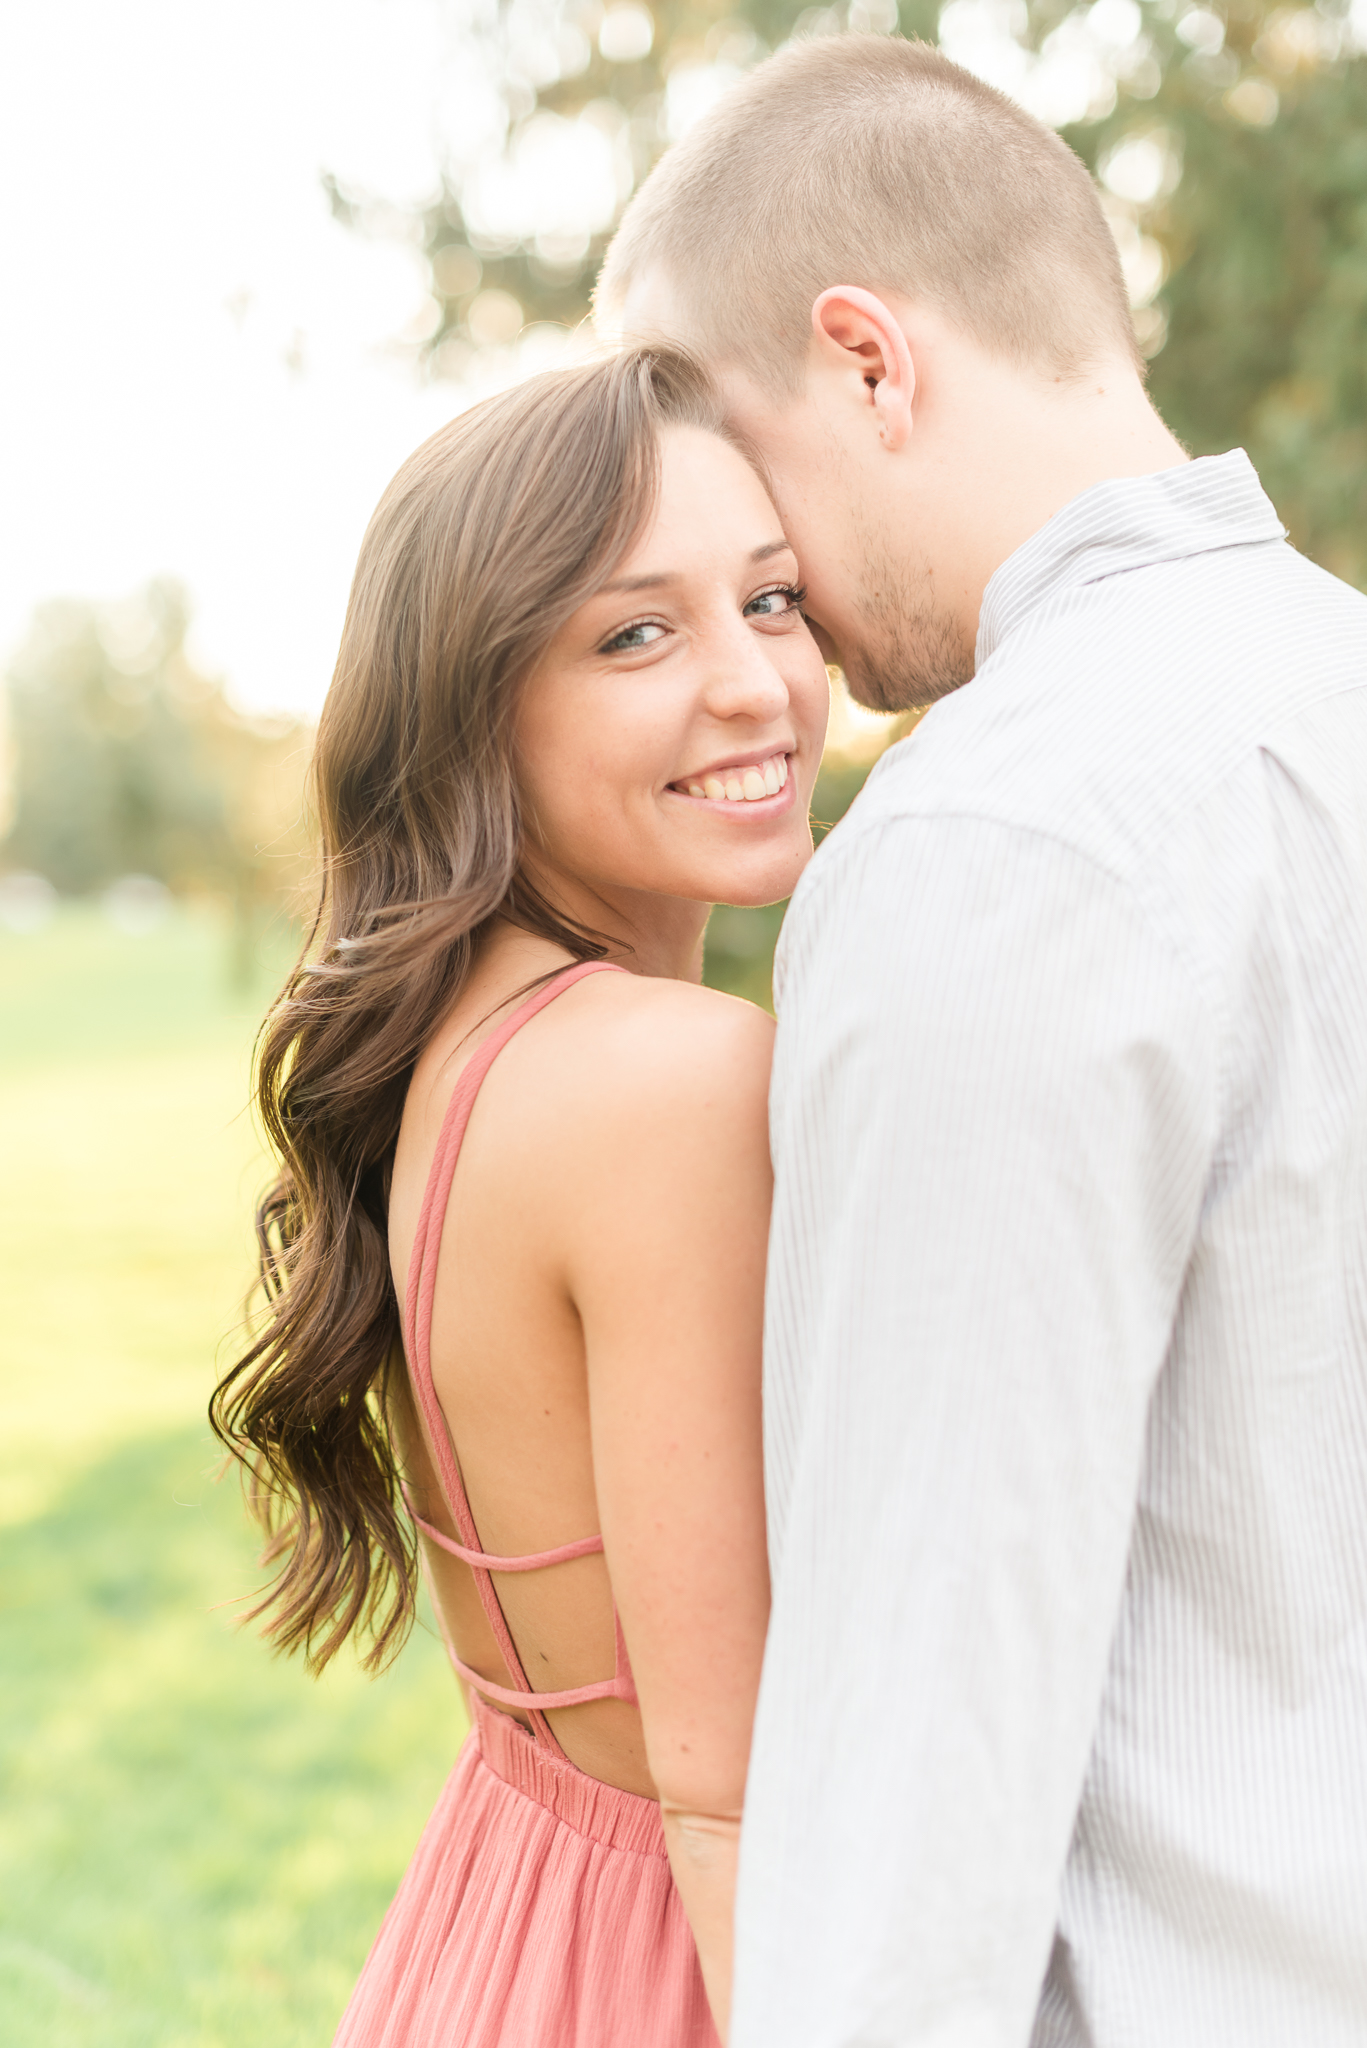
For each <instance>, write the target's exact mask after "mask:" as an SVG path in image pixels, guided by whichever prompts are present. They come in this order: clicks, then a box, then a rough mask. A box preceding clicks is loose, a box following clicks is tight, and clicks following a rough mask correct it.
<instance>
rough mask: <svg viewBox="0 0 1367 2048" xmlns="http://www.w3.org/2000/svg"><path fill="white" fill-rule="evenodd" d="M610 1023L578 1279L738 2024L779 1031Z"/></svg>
mask: <svg viewBox="0 0 1367 2048" xmlns="http://www.w3.org/2000/svg"><path fill="white" fill-rule="evenodd" d="M641 993H642V997H643V1000H644V1005H645V1006H648V1008H649V1013H650V1018H649V1021H650V1026H651V1028H650V1029H649V1030H645V1029H643V1028H641V1027H642V1024H643V1022H644V1019H643V1016H642V1014H641V1012H639V1011H638V1010H637V1006H636V1005H635V1004H632V1005H631V1006H630V1007H631V1010H632V1011H633V1012H634V1013H635V1014H634V1016H632V1017H623V1020H622V1021H623V1024H625V1025H629V1026H632V1027H633V1028H629V1029H624V1030H622V1031H621V1033H620V1035H619V1033H617V1032H613V1033H612V1034H610V1035H608V1034H605V1040H604V1045H603V1060H604V1065H603V1070H602V1075H601V1080H602V1083H603V1085H602V1086H601V1087H594V1088H592V1089H590V1090H589V1091H588V1096H589V1099H591V1100H592V1101H593V1104H594V1109H593V1115H594V1130H593V1137H592V1142H591V1143H584V1144H583V1145H582V1149H581V1151H580V1153H579V1162H578V1180H577V1185H576V1188H575V1209H574V1222H573V1227H572V1231H571V1235H570V1238H569V1243H568V1253H567V1271H566V1280H567V1284H568V1286H569V1289H570V1293H571V1297H572V1299H573V1301H574V1303H575V1305H576V1307H577V1309H578V1312H579V1315H580V1317H581V1320H582V1323H583V1329H584V1338H585V1348H586V1356H587V1361H588V1377H589V1401H590V1410H591V1418H592V1431H593V1453H594V1476H595V1483H596V1486H597V1490H598V1503H599V1511H600V1514H601V1517H602V1528H603V1536H604V1543H605V1548H606V1554H607V1561H608V1568H609V1571H610V1573H611V1576H612V1583H613V1588H614V1592H615V1594H616V1598H617V1604H618V1610H619V1612H620V1614H621V1617H622V1626H623V1630H624V1632H625V1635H626V1639H627V1645H628V1649H629V1651H630V1655H631V1661H632V1669H633V1672H634V1674H635V1678H636V1684H637V1689H638V1691H639V1694H640V1700H641V1713H642V1718H643V1722H644V1728H645V1739H646V1750H647V1755H648V1758H649V1763H650V1769H651V1774H652V1776H653V1778H654V1780H655V1784H656V1787H657V1790H658V1792H659V1795H660V1802H661V1807H662V1811H663V1815H664V1823H665V1835H666V1841H667V1843H668V1846H669V1855H670V1862H671V1864H672V1866H673V1870H674V1875H675V1879H676V1882H677V1884H678V1887H679V1892H680V1895H681V1897H682V1899H683V1903H684V1907H685V1909H686V1911H687V1913H688V1917H689V1921H690V1923H691V1925H692V1928H693V1932H694V1936H695V1938H696V1940H697V1944H698V1953H699V1957H700V1959H701V1962H702V1969H703V1977H704V1980H705V1982H706V1985H707V1991H708V1996H709V1999H710V2000H711V2004H712V2009H713V2013H714V2015H715V2017H716V2020H717V2025H718V2029H719V2031H720V2032H721V2033H722V2035H723V2037H725V2033H726V2023H727V2018H728V2013H729V2006H730V1985H731V1943H732V1911H733V1903H734V1895H735V1873H736V1850H737V1843H738V1838H739V1831H740V1815H741V1805H742V1801H743V1798H744V1792H745V1773H746V1766H747V1763H748V1759H749V1751H750V1729H751V1723H752V1721H753V1718H754V1710H755V1696H756V1692H757V1690H758V1685H759V1674H760V1663H761V1659H762V1656H763V1649H764V1631H765V1625H766V1622H767V1618H768V1602H769V1580H768V1568H767V1560H766V1552H765V1531H764V1501H763V1452H762V1442H761V1427H760V1354H761V1339H762V1331H763V1296H764V1266H765V1253H766V1244H767V1235H768V1222H769V1202H770V1168H769V1143H768V1117H767V1095H768V1078H769V1061H770V1051H771V1045H772V1029H773V1027H772V1024H771V1022H770V1020H769V1018H768V1017H766V1016H765V1015H764V1014H763V1013H762V1012H760V1011H757V1010H754V1009H752V1008H751V1007H750V1006H748V1005H746V1004H742V1003H737V1002H734V1001H733V1000H731V999H729V998H724V997H718V996H716V995H714V994H712V993H711V992H709V991H704V990H696V989H680V988H678V987H677V985H676V986H675V987H674V988H673V989H671V990H668V991H666V990H664V989H662V988H661V987H660V986H659V984H656V986H655V990H654V991H653V992H647V991H642V992H641Z"/></svg>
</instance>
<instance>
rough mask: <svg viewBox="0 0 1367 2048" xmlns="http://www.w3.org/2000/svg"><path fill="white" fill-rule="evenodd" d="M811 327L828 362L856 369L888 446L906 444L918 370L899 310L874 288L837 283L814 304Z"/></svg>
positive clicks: (894, 448)
mask: <svg viewBox="0 0 1367 2048" xmlns="http://www.w3.org/2000/svg"><path fill="white" fill-rule="evenodd" d="M812 328H813V331H814V333H815V335H816V340H817V345H818V347H819V348H820V349H821V350H822V353H823V354H824V355H825V356H826V358H827V361H828V362H831V361H834V363H835V364H841V363H843V364H844V366H845V367H847V368H848V369H850V370H851V371H857V373H858V376H859V379H860V382H861V383H862V385H863V387H864V389H865V391H866V393H867V397H866V399H865V400H864V401H863V402H864V403H865V404H867V405H868V406H869V407H870V408H871V410H872V415H873V419H874V421H875V423H876V424H877V427H878V438H879V440H880V441H881V442H882V443H883V446H884V447H885V448H887V449H889V450H891V451H893V452H895V451H896V450H897V449H899V448H904V447H905V446H906V444H907V442H908V441H909V440H910V439H911V429H912V400H913V398H914V397H915V395H916V371H915V367H914V365H913V363H912V360H911V349H910V347H909V346H908V344H907V337H906V335H905V334H904V333H903V331H902V325H901V322H900V321H899V320H898V318H897V316H896V314H895V313H893V312H892V311H891V309H890V308H889V307H888V306H886V305H885V304H884V302H883V300H882V299H880V298H879V297H878V296H877V295H876V294H875V293H874V292H866V291H865V290H864V289H863V287H862V286H860V285H857V284H837V285H832V286H831V288H830V290H829V291H824V292H822V294H821V296H820V298H819V299H818V300H817V301H816V303H815V304H814V306H813V307H812Z"/></svg>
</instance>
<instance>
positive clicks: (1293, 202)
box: [1064, 0, 1367, 589]
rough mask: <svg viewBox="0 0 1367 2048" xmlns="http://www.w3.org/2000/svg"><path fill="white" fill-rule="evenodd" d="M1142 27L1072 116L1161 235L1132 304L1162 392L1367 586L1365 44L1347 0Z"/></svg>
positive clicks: (1129, 225)
mask: <svg viewBox="0 0 1367 2048" xmlns="http://www.w3.org/2000/svg"><path fill="white" fill-rule="evenodd" d="M1122 4H1128V0H1122ZM1142 41H1143V43H1144V44H1145V45H1146V46H1147V48H1146V50H1145V54H1144V59H1143V62H1142V65H1141V66H1140V67H1136V70H1135V71H1134V72H1133V73H1132V74H1131V78H1130V80H1129V81H1126V80H1125V79H1124V78H1122V79H1121V80H1119V81H1118V92H1117V97H1116V104H1115V107H1114V109H1113V110H1112V111H1111V112H1110V113H1109V114H1108V115H1107V116H1106V117H1105V118H1104V119H1102V120H1099V121H1096V122H1093V123H1090V124H1085V125H1080V126H1077V127H1070V128H1066V129H1065V130H1064V133H1065V134H1066V136H1067V139H1068V140H1069V142H1071V143H1072V145H1073V147H1074V148H1075V149H1077V150H1078V151H1079V153H1080V154H1081V155H1082V156H1083V157H1084V158H1085V159H1086V160H1087V161H1088V162H1089V163H1090V164H1092V165H1093V166H1094V167H1095V168H1097V169H1098V170H1099V171H1100V174H1101V178H1102V183H1103V186H1107V187H1109V188H1110V189H1109V192H1108V200H1109V203H1110V204H1111V207H1112V211H1113V218H1114V219H1115V222H1116V226H1117V230H1118V233H1119V236H1120V238H1121V242H1122V248H1124V247H1125V246H1126V242H1127V238H1129V242H1130V246H1131V247H1132V246H1133V243H1134V240H1135V239H1137V237H1136V230H1138V231H1139V232H1140V234H1142V235H1143V236H1145V237H1147V238H1149V239H1150V240H1151V241H1152V242H1153V243H1155V244H1156V245H1157V249H1158V252H1159V258H1160V263H1161V271H1160V276H1161V275H1162V274H1164V273H1165V274H1166V281H1165V282H1164V283H1163V284H1162V287H1161V290H1160V291H1159V292H1158V293H1156V294H1155V296H1154V298H1153V300H1152V303H1151V304H1149V305H1145V306H1141V307H1140V309H1139V311H1138V313H1137V315H1136V322H1137V326H1138V329H1139V333H1140V337H1141V340H1142V341H1143V343H1144V344H1145V346H1146V349H1147V351H1148V352H1149V353H1150V355H1151V357H1152V362H1151V368H1150V386H1151V389H1152V391H1153V395H1154V399H1155V402H1156V403H1157V405H1158V407H1159V410H1160V411H1161V412H1162V414H1163V416H1164V418H1165V419H1167V420H1168V422H1169V423H1170V424H1171V426H1172V427H1173V429H1174V431H1175V432H1176V433H1178V434H1180V435H1181V436H1182V438H1183V440H1185V441H1186V442H1187V444H1188V445H1189V446H1190V448H1191V449H1192V451H1193V453H1195V454H1198V455H1204V454H1212V453H1216V452H1219V451H1221V450H1223V449H1226V448H1231V447H1238V446H1242V447H1244V448H1246V449H1247V450H1248V453H1249V455H1250V457H1251V458H1252V460H1253V463H1254V465H1255V467H1256V468H1257V469H1258V471H1259V474H1260V475H1261V477H1262V479H1263V482H1264V484H1265V485H1266V487H1267V490H1268V492H1269V495H1270V496H1271V497H1272V499H1273V501H1274V503H1275V504H1276V506H1277V508H1278V510H1279V511H1280V512H1281V515H1282V517H1283V519H1284V520H1285V521H1286V523H1287V525H1288V527H1289V528H1290V530H1291V537H1292V539H1293V541H1294V542H1295V543H1296V545H1297V546H1298V547H1300V548H1301V549H1303V550H1304V551H1305V553H1307V554H1309V555H1311V556H1312V557H1313V558H1314V559H1316V560H1317V561H1320V562H1322V563H1323V564H1324V565H1325V567H1326V568H1329V569H1332V570H1333V571H1334V573H1335V574H1336V575H1339V576H1342V577H1344V578H1345V579H1346V580H1348V581H1349V582H1353V583H1356V584H1357V585H1358V586H1359V587H1360V588H1364V589H1367V57H1365V56H1364V54H1363V51H1362V46H1361V43H1360V42H1359V41H1358V40H1356V39H1355V35H1354V31H1353V26H1352V20H1351V17H1350V16H1349V14H1348V11H1347V4H1346V0H1344V4H1343V5H1342V6H1340V5H1339V0H1320V4H1319V5H1317V6H1312V7H1285V6H1281V7H1269V6H1267V5H1264V4H1261V0H1230V4H1229V5H1228V7H1227V8H1226V9H1224V10H1222V11H1217V10H1215V9H1213V8H1205V7H1197V8H1187V7H1172V6H1168V5H1166V4H1163V5H1159V4H1154V0H1146V4H1145V7H1144V30H1143V37H1142ZM1136 88H1137V90H1136ZM1157 281H1158V280H1157V279H1155V282H1157ZM1140 296H1144V294H1143V293H1142V292H1141V294H1140Z"/></svg>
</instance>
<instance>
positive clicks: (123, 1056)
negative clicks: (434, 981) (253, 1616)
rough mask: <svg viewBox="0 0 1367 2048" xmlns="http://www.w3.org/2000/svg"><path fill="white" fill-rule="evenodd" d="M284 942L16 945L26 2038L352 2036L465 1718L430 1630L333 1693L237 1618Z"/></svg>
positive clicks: (4, 1248) (8, 1857)
mask: <svg viewBox="0 0 1367 2048" xmlns="http://www.w3.org/2000/svg"><path fill="white" fill-rule="evenodd" d="M261 951H262V960H261V973H260V981H259V986H258V987H256V988H255V989H253V990H250V991H247V992H245V993H239V994H237V995H236V996H233V995H232V994H230V992H229V991H228V990H227V988H226V982H225V977H226V958H227V942H226V937H225V934H224V933H223V931H222V929H221V928H220V927H219V925H218V924H217V923H216V921H215V920H214V919H213V918H212V917H210V916H208V915H207V914H206V915H192V914H190V913H187V912H181V913H178V914H177V915H176V916H175V917H174V918H173V919H172V920H171V921H170V922H169V923H168V924H166V925H165V926H163V927H162V928H161V929H160V930H158V931H157V932H154V933H152V934H151V935H149V936H145V937H138V938H134V937H129V936H126V935H123V934H120V933H118V932H116V931H115V930H113V929H112V927H110V926H108V925H107V924H106V923H105V922H104V921H103V920H102V919H101V918H100V916H99V915H98V914H97V913H95V912H94V911H88V910H82V909H68V910H66V911H64V912H63V914H62V915H61V917H60V918H59V919H58V920H57V922H56V923H55V924H53V925H51V926H49V927H48V928H47V929H46V930H45V931H43V932H40V933H37V934H35V935H33V936H29V937H22V938H21V937H18V936H14V935H11V934H8V933H4V932H0V1151H2V1154H3V1159H4V1164H5V1171H4V1174H3V1178H0V1301H2V1302H3V1304H4V1309H3V1318H2V1319H0V1670H2V1671H3V1674H4V1678H3V1685H0V2013H3V2015H4V2021H3V2026H2V2027H0V2036H2V2037H3V2040H4V2043H5V2048H40V2044H41V2048H220V2044H222V2048H228V2044H232V2048H240V2044H243V2043H248V2042H250V2043H251V2044H253V2048H296V2044H298V2048H305V2044H309V2048H312V2044H318V2048H326V2044H327V2042H328V2041H329V2040H330V2038H331V2033H332V2028H333V2026H334V2025H335V2022H336V2018H337V2015H338V2013H339V2012H340V2010H341V2007H342V2005H343V2003H344V2002H345V1999H346V1996H347V1992H348V1989H349V1986H350V1983H351V1981H352V1979H353V1978H354V1976H355V1973H356V1971H357V1970H358V1968H359V1967H360V1964H361V1962H362V1960H363V1958H364V1955H365V1951H366V1949H367V1947H368V1945H369V1943H370V1940H371V1938H372V1936H373V1934H374V1932H375V1929H376V1927H377V1926H378V1923H379V1920H380V1917H381V1915H382V1913H383V1911H384V1907H385V1904H386V1902H387V1900H388V1898H389V1896H390V1894H391V1892H392V1890H393V1887H394V1885H395V1883H396V1881H397V1879H398V1877H399V1874H400V1873H401V1871H402V1869H403V1866H404V1864H405V1862H406V1860H407V1858H408V1855H409V1853H410V1851H411V1849H412V1845H413V1843H414V1841H415V1840H416V1838H417V1835H418V1833H419V1831H420V1829H421V1827H422V1824H423V1822H424V1820H425V1819H426V1816H427V1813H428V1811H429V1809H430V1807H431V1805H432V1802H433V1800H434V1799H435V1797H436V1794H437V1791H438V1789H439V1788H440V1785H441V1782H442V1779H443V1778H444V1776H445V1774H446V1772H447V1770H448V1769H449V1768H450V1765H451V1762H452V1761H453V1759H454V1757H455V1754H456V1751H457V1748H458V1746H459V1742H460V1739H461V1735H462V1732H463V1727H462V1722H461V1718H460V1706H459V1701H458V1697H457V1694H456V1690H455V1686H454V1684H453V1682H452V1681H451V1679H450V1677H449V1674H448V1673H447V1671H446V1668H445V1665H444V1661H443V1658H442V1654H441V1651H440V1648H439V1646H438V1644H437V1643H436V1640H435V1638H434V1637H433V1636H432V1635H431V1634H430V1633H425V1634H419V1635H418V1636H415V1638H414V1640H413V1641H412V1643H411V1644H410V1645H409V1647H408V1649H407V1650H406V1651H405V1653H404V1655H403V1657H402V1658H401V1660H400V1662H399V1665H398V1667H397V1668H396V1669H395V1670H394V1671H392V1672H391V1673H389V1674H388V1675H387V1676H386V1677H385V1678H383V1679H381V1680H379V1681H378V1682H373V1683H372V1682H370V1681H368V1680H364V1679H362V1678H361V1677H360V1676H359V1675H358V1674H357V1672H356V1671H355V1670H354V1669H353V1668H351V1666H350V1665H347V1666H346V1668H343V1669H339V1670H336V1671H335V1672H334V1673H332V1674H330V1675H329V1677H328V1678H326V1679H325V1680H324V1681H323V1682H322V1683H321V1684H314V1683H313V1682H311V1681H310V1680H308V1679H307V1678H306V1677H305V1676H304V1675H303V1673H302V1672H301V1671H300V1670H299V1669H298V1668H297V1667H296V1666H293V1665H288V1664H280V1663H277V1662H275V1661H273V1660H272V1659H271V1658H270V1657H269V1656H268V1654H267V1653H266V1651H265V1650H264V1649H263V1647H262V1646H261V1644H260V1642H259V1640H258V1639H256V1638H255V1637H254V1636H252V1635H250V1634H244V1633H242V1632H240V1631H239V1630H238V1629H237V1628H236V1626H235V1624H234V1622H233V1619H232V1610H231V1608H229V1607H225V1606H224V1605H223V1603H225V1602H231V1601H232V1600H233V1599H235V1598H236V1597H237V1596H239V1595H241V1594H242V1593H244V1592H245V1591H247V1590H249V1589H250V1588H251V1587H252V1585H253V1584H254V1583H255V1542H254V1538H253V1534H252V1532H251V1530H250V1528H249V1527H248V1525H247V1523H246V1521H245V1518H244V1515H243V1512H242V1508H241V1505H240V1501H239V1498H238V1494H237V1489H236V1486H235V1484H234V1483H233V1482H232V1481H231V1480H230V1481H226V1482H224V1483H223V1484H221V1485H219V1484H215V1480H214V1474H215V1472H216V1469H217V1464H218V1458H217V1455H216V1452H215V1450H214V1447H213V1444H212V1439H211V1438H210V1435H209V1432H208V1428H207V1425H206V1423H205V1421H204V1404H205V1400H206V1398H207V1395H208V1392H209V1388H210V1386H211V1384H212V1379H213V1375H214V1361H215V1354H216V1351H217V1350H218V1349H219V1347H220V1346H221V1345H222V1344H223V1342H224V1340H225V1338H226V1337H229V1336H230V1333H231V1330H232V1326H233V1323H234V1320H235V1317H236V1314H237V1312H238V1305H239V1303H240V1300H241V1297H242V1294H243V1291H244V1287H245V1284H246V1281H247V1279H248V1277H249V1267H250V1257H251V1250H250V1224H249V1216H250V1207H251V1202H252V1199H253V1196H254V1194H255V1191H256V1189H257V1187H258V1185H259V1183H260V1180H261V1177H262V1164H261V1160H260V1157H259V1154H258V1151H257V1147H256V1144H255V1140H254V1138H253V1134H252V1130H251V1127H250V1124H249V1122H248V1120H247V1118H246V1116H245V1114H244V1113H243V1102H244V1098H245V1093H246V1075H247V1056H248V1048H249V1044H250V1039H251V1033H252V1030H253V1028H254V1024H255V1020H256V1017H257V1016H258V1015H259V1012H260V1009H261V1007H262V1004H263V1002H264V1000H265V996H266V994H267V992H268V990H269V987H270V985H271V982H272V980H273V979H274V978H275V977H276V976H277V975H278V971H279V968H280V966H281V964H282V960H283V954H282V951H281V948H280V946H279V945H276V946H274V947H272V946H271V945H269V944H267V943H263V946H262V949H261Z"/></svg>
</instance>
